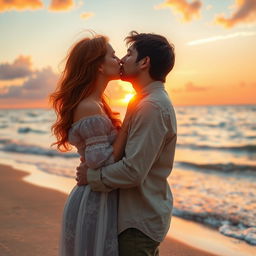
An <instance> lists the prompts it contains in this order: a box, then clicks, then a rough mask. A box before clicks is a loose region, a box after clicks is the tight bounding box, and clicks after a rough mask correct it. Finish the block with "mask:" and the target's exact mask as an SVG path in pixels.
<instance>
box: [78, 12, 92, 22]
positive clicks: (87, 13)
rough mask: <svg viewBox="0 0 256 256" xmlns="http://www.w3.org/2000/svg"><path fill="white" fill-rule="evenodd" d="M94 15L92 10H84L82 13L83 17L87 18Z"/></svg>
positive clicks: (81, 16)
mask: <svg viewBox="0 0 256 256" xmlns="http://www.w3.org/2000/svg"><path fill="white" fill-rule="evenodd" d="M92 16H94V13H92V12H84V13H82V14H81V15H80V18H81V19H84V20H87V19H89V18H91V17H92Z"/></svg>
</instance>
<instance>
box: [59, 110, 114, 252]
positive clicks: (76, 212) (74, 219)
mask: <svg viewBox="0 0 256 256" xmlns="http://www.w3.org/2000/svg"><path fill="white" fill-rule="evenodd" d="M116 135H117V130H116V128H115V127H114V126H113V125H112V122H111V120H110V119H109V118H108V117H107V116H106V115H94V116H90V117H86V118H83V119H81V120H79V121H77V122H75V123H74V124H73V125H72V127H71V129H70V131H69V142H70V143H71V144H72V145H74V146H75V147H76V148H77V151H78V153H79V155H80V156H82V157H84V158H85V160H86V165H87V166H88V167H90V168H92V169H97V168H99V167H101V166H104V165H109V164H111V163H113V162H114V158H113V147H112V143H113V141H114V140H115V138H116ZM117 200H118V191H117V190H113V191H111V192H109V193H103V192H95V191H92V190H91V188H90V185H86V186H80V187H79V186H75V187H74V188H73V190H72V192H71V193H70V195H69V196H68V199H67V201H66V204H65V207H64V213H63V223H62V231H61V232H62V234H61V243H60V255H61V256H117V255H118V240H117V239H118V233H117Z"/></svg>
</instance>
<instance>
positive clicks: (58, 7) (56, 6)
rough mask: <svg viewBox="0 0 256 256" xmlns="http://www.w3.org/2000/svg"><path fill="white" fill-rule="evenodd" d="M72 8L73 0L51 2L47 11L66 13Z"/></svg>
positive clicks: (53, 0) (54, 0)
mask: <svg viewBox="0 0 256 256" xmlns="http://www.w3.org/2000/svg"><path fill="white" fill-rule="evenodd" d="M73 6H74V1H73V0H52V1H51V5H50V7H49V10H51V11H66V10H69V9H71V8H72V7H73Z"/></svg>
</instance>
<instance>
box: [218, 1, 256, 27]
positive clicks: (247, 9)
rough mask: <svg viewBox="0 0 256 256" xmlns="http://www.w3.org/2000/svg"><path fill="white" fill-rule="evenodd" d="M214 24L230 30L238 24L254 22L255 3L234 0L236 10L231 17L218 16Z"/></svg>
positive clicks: (255, 19) (255, 13) (255, 20)
mask: <svg viewBox="0 0 256 256" xmlns="http://www.w3.org/2000/svg"><path fill="white" fill-rule="evenodd" d="M215 22H216V23H217V24H220V25H222V26H224V27H226V28H232V27H234V26H235V25H237V24H239V23H251V22H256V1H255V0H236V10H235V11H234V13H232V15H231V17H230V18H225V17H224V16H223V15H218V16H217V17H216V19H215Z"/></svg>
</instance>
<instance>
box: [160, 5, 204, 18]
mask: <svg viewBox="0 0 256 256" xmlns="http://www.w3.org/2000/svg"><path fill="white" fill-rule="evenodd" d="M201 7H202V3H201V1H199V0H194V1H193V2H191V3H189V2H188V1H186V0H165V2H163V3H161V4H159V5H157V6H156V7H155V8H156V9H162V8H171V9H174V10H175V11H176V12H178V13H181V14H182V16H183V20H184V21H191V20H192V19H193V18H197V17H198V16H199V15H200V9H201Z"/></svg>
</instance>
